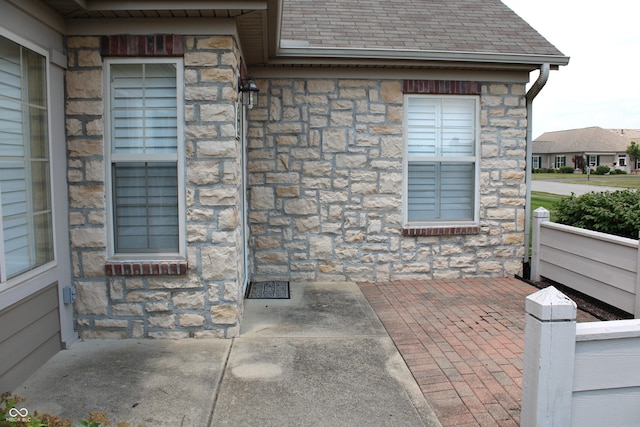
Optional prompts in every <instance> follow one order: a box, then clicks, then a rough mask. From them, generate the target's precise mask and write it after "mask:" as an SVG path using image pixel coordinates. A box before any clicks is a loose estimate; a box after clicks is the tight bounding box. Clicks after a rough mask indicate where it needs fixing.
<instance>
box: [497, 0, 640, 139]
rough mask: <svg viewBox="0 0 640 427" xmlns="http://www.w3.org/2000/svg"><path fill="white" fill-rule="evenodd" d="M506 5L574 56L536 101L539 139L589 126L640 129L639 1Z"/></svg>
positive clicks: (513, 0)
mask: <svg viewBox="0 0 640 427" xmlns="http://www.w3.org/2000/svg"><path fill="white" fill-rule="evenodd" d="M502 1H503V2H504V3H505V4H506V5H507V6H509V7H510V8H511V9H512V10H514V11H515V12H516V13H517V14H518V15H520V16H521V17H522V18H524V20H525V21H527V22H528V23H529V24H530V25H531V26H532V27H533V28H535V29H536V30H537V31H538V32H539V33H541V34H542V35H543V36H544V37H545V38H546V39H547V40H549V41H550V42H551V43H552V44H553V45H555V46H556V47H557V48H558V49H560V51H561V52H562V53H563V54H565V55H567V56H569V57H570V58H571V59H570V61H569V65H567V66H565V67H560V69H559V70H557V71H551V74H550V76H549V81H548V82H547V85H546V86H545V87H544V89H542V92H540V94H539V95H538V96H537V97H536V99H535V100H534V102H533V138H534V139H535V138H537V137H538V136H540V135H541V134H542V133H544V132H549V131H556V130H565V129H577V128H583V127H589V126H600V127H602V128H623V129H640V67H639V65H640V1H637V0H607V1H602V0H502ZM538 74H539V72H538V71H536V72H534V73H532V76H531V80H532V81H534V80H535V79H536V78H537V76H538Z"/></svg>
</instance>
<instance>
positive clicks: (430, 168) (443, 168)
mask: <svg viewBox="0 0 640 427" xmlns="http://www.w3.org/2000/svg"><path fill="white" fill-rule="evenodd" d="M404 125H405V141H406V143H405V157H404V171H405V180H404V210H405V223H406V224H408V225H429V224H442V223H447V224H448V223H456V222H464V223H471V222H477V213H476V212H477V207H476V201H477V194H478V187H477V184H478V183H477V180H478V179H477V175H478V173H477V171H478V169H477V168H478V148H477V146H478V128H477V126H478V99H477V97H470V96H444V97H443V96H429V95H407V96H406V97H405V123H404Z"/></svg>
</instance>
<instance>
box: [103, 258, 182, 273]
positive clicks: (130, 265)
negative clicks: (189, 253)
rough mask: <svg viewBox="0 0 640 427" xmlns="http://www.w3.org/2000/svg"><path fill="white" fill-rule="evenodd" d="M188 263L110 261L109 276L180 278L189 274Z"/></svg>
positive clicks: (106, 271)
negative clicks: (169, 276)
mask: <svg viewBox="0 0 640 427" xmlns="http://www.w3.org/2000/svg"><path fill="white" fill-rule="evenodd" d="M187 269H188V268H187V261H108V262H107V263H106V264H105V266H104V272H105V274H106V275H107V276H161V275H172V276H179V275H185V274H187Z"/></svg>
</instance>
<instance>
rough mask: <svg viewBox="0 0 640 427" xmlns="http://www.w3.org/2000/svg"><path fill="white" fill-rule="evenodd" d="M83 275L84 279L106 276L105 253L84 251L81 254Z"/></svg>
mask: <svg viewBox="0 0 640 427" xmlns="http://www.w3.org/2000/svg"><path fill="white" fill-rule="evenodd" d="M81 259H82V274H83V276H84V277H87V278H88V277H102V276H104V262H105V252H104V250H99V251H84V252H82V254H81Z"/></svg>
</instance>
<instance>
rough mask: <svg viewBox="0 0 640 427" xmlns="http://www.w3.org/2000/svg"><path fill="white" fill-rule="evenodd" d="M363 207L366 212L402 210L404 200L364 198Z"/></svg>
mask: <svg viewBox="0 0 640 427" xmlns="http://www.w3.org/2000/svg"><path fill="white" fill-rule="evenodd" d="M363 206H364V208H365V209H366V210H395V209H400V207H401V206H402V200H401V199H400V198H398V197H374V196H367V197H365V198H364V203H363Z"/></svg>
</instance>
